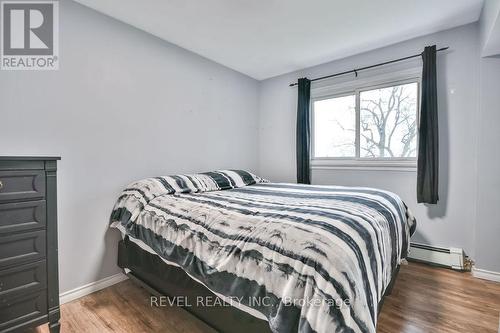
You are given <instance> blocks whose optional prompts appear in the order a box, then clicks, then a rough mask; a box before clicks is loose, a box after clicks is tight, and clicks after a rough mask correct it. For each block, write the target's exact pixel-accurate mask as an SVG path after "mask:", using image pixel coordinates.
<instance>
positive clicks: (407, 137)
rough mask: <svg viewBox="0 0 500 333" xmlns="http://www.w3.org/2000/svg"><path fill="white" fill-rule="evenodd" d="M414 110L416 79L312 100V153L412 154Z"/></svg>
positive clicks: (341, 155) (346, 155)
mask: <svg viewBox="0 0 500 333" xmlns="http://www.w3.org/2000/svg"><path fill="white" fill-rule="evenodd" d="M357 101H359V105H358V103H357ZM417 110H418V83H417V82H411V83H407V84H399V85H394V86H389V87H383V88H376V89H370V90H364V91H357V92H356V93H352V94H349V95H344V96H339V97H332V98H326V99H321V100H316V101H314V102H313V117H314V157H316V158H318V157H319V158H325V157H326V158H363V159H379V158H389V159H390V158H399V159H400V158H414V157H416V153H417V130H418V127H417ZM356 114H359V117H356ZM356 119H359V124H358V126H356ZM356 138H358V140H356Z"/></svg>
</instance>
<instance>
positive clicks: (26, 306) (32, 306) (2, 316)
mask: <svg viewBox="0 0 500 333" xmlns="http://www.w3.org/2000/svg"><path fill="white" fill-rule="evenodd" d="M46 314H47V291H46V290H41V291H38V292H34V293H27V294H21V295H16V296H13V297H5V298H3V297H2V298H0V332H3V331H4V330H5V331H6V332H9V331H10V330H8V328H9V327H15V326H16V325H19V324H23V323H26V322H29V321H30V320H33V319H36V318H39V317H41V316H43V315H46Z"/></svg>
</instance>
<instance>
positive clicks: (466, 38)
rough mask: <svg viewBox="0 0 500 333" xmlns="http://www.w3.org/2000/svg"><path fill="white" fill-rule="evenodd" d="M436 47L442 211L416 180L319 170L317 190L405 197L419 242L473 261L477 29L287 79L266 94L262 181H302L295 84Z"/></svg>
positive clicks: (265, 88)
mask: <svg viewBox="0 0 500 333" xmlns="http://www.w3.org/2000/svg"><path fill="white" fill-rule="evenodd" d="M432 44H437V46H438V47H442V46H449V47H450V49H449V50H448V51H446V52H443V53H440V54H439V55H438V95H439V121H440V123H439V126H440V151H441V153H440V164H441V169H440V198H441V200H440V201H439V204H438V205H436V206H428V207H427V206H425V205H421V204H417V202H416V185H415V184H416V172H400V171H358V170H357V171H354V170H316V169H315V170H313V172H312V176H313V177H312V179H313V183H316V184H339V185H358V186H372V187H379V188H385V189H388V190H391V191H393V192H395V193H398V194H399V195H400V196H401V197H402V198H403V200H405V202H406V203H407V204H408V205H409V207H410V208H411V210H412V211H413V212H414V214H415V215H416V217H417V220H418V227H417V232H416V234H415V235H414V237H413V240H414V241H417V242H421V243H426V244H432V245H435V246H445V247H450V246H453V247H459V248H464V249H465V250H466V252H467V253H468V254H470V255H472V256H473V257H474V250H475V244H474V237H473V235H474V233H475V226H474V221H475V217H476V211H475V209H476V162H475V160H476V139H477V138H476V134H477V121H478V119H477V118H478V103H479V102H478V82H479V69H478V67H479V66H478V52H479V47H478V45H479V40H478V26H477V24H471V25H466V26H462V27H459V28H455V29H452V30H448V31H443V32H440V33H436V34H432V35H428V36H425V37H421V38H417V39H413V40H409V41H406V42H403V43H399V44H395V45H393V46H389V47H384V48H382V49H378V50H375V51H371V52H367V53H362V54H359V55H356V56H353V57H349V58H346V59H342V60H339V61H334V62H331V63H327V64H323V65H320V66H316V67H312V68H308V69H304V70H302V71H299V72H295V73H291V74H286V75H282V76H279V77H275V78H271V79H268V80H265V81H263V82H262V84H261V86H260V151H259V156H260V169H259V171H260V173H261V175H262V176H264V177H267V178H270V179H271V180H273V181H289V182H294V181H295V117H296V98H297V96H296V95H297V90H296V88H290V87H289V86H288V84H289V83H291V82H295V81H296V80H297V78H299V77H303V76H307V77H309V78H314V77H319V76H323V75H328V74H331V73H335V72H340V71H344V70H350V69H353V68H355V67H362V66H366V65H372V64H374V63H378V62H382V61H386V60H389V59H394V58H399V57H404V56H407V55H410V54H416V53H420V52H421V51H422V50H423V48H424V46H426V45H432Z"/></svg>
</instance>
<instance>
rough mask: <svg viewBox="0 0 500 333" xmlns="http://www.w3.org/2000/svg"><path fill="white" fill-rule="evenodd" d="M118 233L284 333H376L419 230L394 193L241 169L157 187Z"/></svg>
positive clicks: (141, 198)
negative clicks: (381, 307) (381, 308)
mask: <svg viewBox="0 0 500 333" xmlns="http://www.w3.org/2000/svg"><path fill="white" fill-rule="evenodd" d="M111 225H112V226H113V227H116V228H119V229H120V230H122V232H124V233H126V234H127V235H128V236H129V237H130V238H131V239H133V240H136V241H138V242H141V243H142V244H145V246H146V247H147V248H148V249H150V250H152V251H154V253H156V254H158V255H159V256H160V257H162V258H163V259H164V260H165V261H166V262H168V263H171V264H175V265H177V266H179V267H181V268H182V269H184V270H185V271H186V273H188V274H189V275H190V276H191V277H192V278H193V279H195V280H197V281H199V282H201V283H202V284H204V285H205V286H206V287H208V288H209V289H210V290H211V291H213V292H214V293H215V294H217V295H219V296H221V297H222V298H223V299H225V300H226V301H230V303H231V304H232V305H235V306H237V307H239V308H240V309H243V310H244V311H247V312H249V313H251V314H253V315H254V316H257V317H259V318H262V319H265V320H267V321H268V322H269V326H270V328H271V330H272V331H273V332H287V333H288V332H318V333H323V332H325V333H326V332H375V328H376V324H377V311H378V303H379V301H380V300H381V298H382V296H383V294H384V292H385V290H386V288H387V286H388V284H389V282H390V280H391V277H392V275H393V273H394V272H395V270H396V268H397V266H398V265H399V264H400V262H401V260H402V258H404V257H405V256H406V254H407V251H408V246H409V237H410V233H411V232H412V231H413V229H414V228H415V221H414V219H413V217H412V216H411V214H410V213H409V211H408V210H407V208H406V206H405V204H404V203H403V202H402V201H401V199H400V198H399V197H398V196H397V195H395V194H393V193H390V192H387V191H382V190H377V189H372V188H355V187H340V186H311V185H297V184H283V183H268V182H266V181H264V180H263V179H261V178H259V177H257V176H255V175H253V174H251V173H248V172H245V171H239V170H233V171H230V170H223V171H215V172H209V173H205V174H196V175H179V176H167V177H157V178H148V179H145V180H141V181H138V182H135V183H132V184H130V185H129V186H128V187H127V188H126V189H125V190H124V191H123V193H122V195H121V196H120V197H119V199H118V201H117V203H116V205H115V207H114V209H113V213H112V216H111Z"/></svg>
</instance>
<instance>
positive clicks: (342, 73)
mask: <svg viewBox="0 0 500 333" xmlns="http://www.w3.org/2000/svg"><path fill="white" fill-rule="evenodd" d="M448 49H449V46H446V47H442V48H440V49H438V50H436V52H438V51H444V50H448ZM421 55H422V53H419V54H414V55H411V56H408V57H404V58H399V59H394V60H390V61H386V62H381V63H378V64H375V65H371V66H366V67H361V68H355V69H351V70H350V71H345V72H340V73H335V74H331V75H326V76H322V77H317V78H315V79H312V80H311V82H314V81H319V80H324V79H328V78H331V77H335V76H340V75H345V74H349V73H354V74H356V76H358V72H359V71H362V70H365V69H370V68H374V67H379V66H384V65H388V64H392V63H395V62H399V61H403V60H408V59H412V58H416V57H420V56H421ZM296 85H298V83H297V82H295V83H290V85H289V86H290V87H293V86H296Z"/></svg>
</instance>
